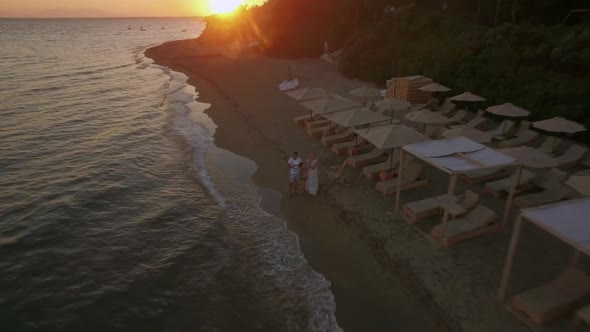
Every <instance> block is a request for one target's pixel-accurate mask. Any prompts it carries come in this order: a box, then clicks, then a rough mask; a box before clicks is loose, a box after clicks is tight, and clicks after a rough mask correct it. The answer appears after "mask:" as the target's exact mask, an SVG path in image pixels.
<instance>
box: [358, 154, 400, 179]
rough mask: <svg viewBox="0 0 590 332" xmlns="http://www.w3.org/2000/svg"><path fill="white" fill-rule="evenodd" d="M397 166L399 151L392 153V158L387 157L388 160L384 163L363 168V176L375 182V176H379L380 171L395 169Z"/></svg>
mask: <svg viewBox="0 0 590 332" xmlns="http://www.w3.org/2000/svg"><path fill="white" fill-rule="evenodd" d="M398 166H399V151H398V150H396V151H394V152H393V155H392V156H389V158H387V160H386V161H384V162H382V163H376V164H373V165H368V166H365V167H363V174H365V176H366V177H367V178H369V180H375V178H377V176H379V173H381V172H382V171H388V170H390V169H396V168H397V167H398Z"/></svg>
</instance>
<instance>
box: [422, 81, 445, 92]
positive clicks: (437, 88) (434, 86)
mask: <svg viewBox="0 0 590 332" xmlns="http://www.w3.org/2000/svg"><path fill="white" fill-rule="evenodd" d="M418 90H421V91H426V92H447V91H451V89H450V88H447V87H446V86H444V85H441V84H438V83H430V84H428V85H425V86H423V87H421V88H418Z"/></svg>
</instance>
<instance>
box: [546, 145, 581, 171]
mask: <svg viewBox="0 0 590 332" xmlns="http://www.w3.org/2000/svg"><path fill="white" fill-rule="evenodd" d="M587 152H588V148H587V147H585V146H581V145H577V144H574V145H572V146H570V147H569V149H567V151H565V153H564V154H562V155H561V156H559V157H557V158H554V160H555V161H557V167H559V168H568V167H573V166H575V165H576V164H577V163H578V162H579V161H580V160H581V159H582V158H583V157H584V155H585V154H586V153H587Z"/></svg>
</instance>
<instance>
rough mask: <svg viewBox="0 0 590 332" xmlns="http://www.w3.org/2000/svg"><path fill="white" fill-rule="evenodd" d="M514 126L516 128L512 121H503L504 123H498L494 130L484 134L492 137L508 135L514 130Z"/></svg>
mask: <svg viewBox="0 0 590 332" xmlns="http://www.w3.org/2000/svg"><path fill="white" fill-rule="evenodd" d="M515 126H516V123H515V122H514V121H511V120H504V121H502V123H500V125H499V126H498V127H496V129H493V130H490V131H486V133H488V134H490V135H492V137H500V136H505V135H507V134H508V133H510V132H511V131H512V130H513V129H514V127H515Z"/></svg>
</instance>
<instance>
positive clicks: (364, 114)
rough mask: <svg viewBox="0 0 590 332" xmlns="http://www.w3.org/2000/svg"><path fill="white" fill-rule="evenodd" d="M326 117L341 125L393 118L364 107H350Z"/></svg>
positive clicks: (347, 125)
mask: <svg viewBox="0 0 590 332" xmlns="http://www.w3.org/2000/svg"><path fill="white" fill-rule="evenodd" d="M327 119H328V120H330V121H332V122H334V123H336V124H339V125H341V126H343V127H354V126H362V125H365V124H370V123H375V122H381V121H391V120H393V119H392V118H391V117H389V116H385V115H382V114H380V113H377V112H373V111H371V110H369V109H366V108H351V109H348V110H344V111H340V112H336V113H333V114H331V115H329V116H327Z"/></svg>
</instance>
